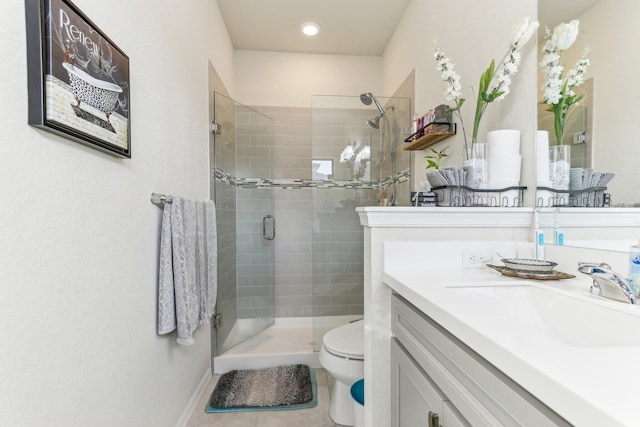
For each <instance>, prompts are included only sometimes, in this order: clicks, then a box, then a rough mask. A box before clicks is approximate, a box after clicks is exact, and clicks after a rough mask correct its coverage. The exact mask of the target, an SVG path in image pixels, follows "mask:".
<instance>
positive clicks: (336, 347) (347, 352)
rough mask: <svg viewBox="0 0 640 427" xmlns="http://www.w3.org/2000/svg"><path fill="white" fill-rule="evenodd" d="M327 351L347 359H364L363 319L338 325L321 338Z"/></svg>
mask: <svg viewBox="0 0 640 427" xmlns="http://www.w3.org/2000/svg"><path fill="white" fill-rule="evenodd" d="M322 344H324V347H325V348H326V349H327V351H328V352H329V353H333V354H335V355H336V356H340V357H345V358H348V359H358V360H363V359H364V321H363V320H358V321H357V322H354V323H349V324H346V325H342V326H338V327H337V328H335V329H332V330H330V331H329V332H327V333H326V334H324V337H323V338H322Z"/></svg>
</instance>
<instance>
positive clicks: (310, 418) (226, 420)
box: [187, 369, 336, 427]
mask: <svg viewBox="0 0 640 427" xmlns="http://www.w3.org/2000/svg"><path fill="white" fill-rule="evenodd" d="M219 378H220V375H214V376H213V377H212V378H211V381H210V382H209V384H208V385H207V387H206V388H205V390H204V392H203V393H202V396H200V401H199V402H198V405H197V406H196V409H195V410H194V412H193V414H192V415H191V419H190V420H189V423H188V424H187V426H188V427H212V426H214V427H300V426H304V427H336V424H335V423H334V422H333V421H331V418H330V417H329V399H330V393H329V390H330V385H331V384H332V381H333V379H332V378H331V376H330V375H328V374H327V372H326V371H325V370H324V369H316V379H317V385H318V406H316V407H315V408H309V409H298V410H293V411H258V412H230V413H215V414H209V413H206V412H204V409H205V408H206V406H207V399H209V396H211V393H213V389H214V387H215V386H216V383H217V382H218V379H219Z"/></svg>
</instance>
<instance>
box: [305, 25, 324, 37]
mask: <svg viewBox="0 0 640 427" xmlns="http://www.w3.org/2000/svg"><path fill="white" fill-rule="evenodd" d="M300 30H301V31H302V32H303V33H304V34H305V35H307V36H309V37H313V36H315V35H316V34H318V31H320V27H319V26H318V24H316V23H315V22H305V23H304V24H302V25H301V26H300Z"/></svg>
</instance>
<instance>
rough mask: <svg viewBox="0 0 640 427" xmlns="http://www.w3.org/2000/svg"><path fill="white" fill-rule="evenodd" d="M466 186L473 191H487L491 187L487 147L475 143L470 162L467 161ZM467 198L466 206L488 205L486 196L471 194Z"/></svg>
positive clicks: (472, 147) (465, 166)
mask: <svg viewBox="0 0 640 427" xmlns="http://www.w3.org/2000/svg"><path fill="white" fill-rule="evenodd" d="M463 165H464V170H465V173H466V176H467V177H466V185H467V187H471V188H473V189H478V190H480V189H486V188H488V187H489V167H488V165H487V145H486V144H482V143H475V144H473V145H472V146H471V150H470V152H469V160H465V161H464V163H463ZM469 193H470V194H467V197H465V201H466V202H465V205H470V206H484V205H486V204H487V201H486V194H485V193H478V192H473V191H472V192H469Z"/></svg>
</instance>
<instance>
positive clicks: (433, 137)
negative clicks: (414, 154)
mask: <svg viewBox="0 0 640 427" xmlns="http://www.w3.org/2000/svg"><path fill="white" fill-rule="evenodd" d="M443 125H446V126H448V129H447V130H437V131H431V132H430V131H429V130H428V128H429V126H438V128H439V127H440V126H443ZM457 129H458V128H457V125H456V123H449V122H430V123H427V124H426V125H425V126H424V127H422V128H421V129H419V130H418V131H417V132H416V133H414V134H412V135H411V136H409V137H408V138H407V139H405V140H404V142H408V143H409V144H408V145H405V146H404V149H405V150H424V149H425V148H429V147H431V146H432V145H433V144H435V143H437V142H440V141H442V140H443V139H446V138H449V137H450V136H453V135H455V134H456V131H457ZM421 132H425V133H424V135H422V136H420V137H418V138H415V137H416V135H418V134H419V133H421ZM414 138H415V139H414Z"/></svg>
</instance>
